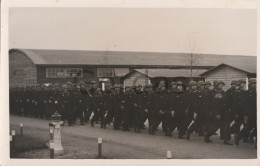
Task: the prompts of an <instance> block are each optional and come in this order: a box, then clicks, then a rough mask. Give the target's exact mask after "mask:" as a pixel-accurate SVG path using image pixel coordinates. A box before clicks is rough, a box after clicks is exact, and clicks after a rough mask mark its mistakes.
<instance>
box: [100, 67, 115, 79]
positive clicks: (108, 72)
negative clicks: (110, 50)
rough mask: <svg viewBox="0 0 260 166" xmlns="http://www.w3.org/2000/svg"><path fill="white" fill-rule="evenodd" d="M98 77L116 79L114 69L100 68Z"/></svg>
mask: <svg viewBox="0 0 260 166" xmlns="http://www.w3.org/2000/svg"><path fill="white" fill-rule="evenodd" d="M97 76H98V77H114V76H115V72H114V69H113V68H98V69H97Z"/></svg>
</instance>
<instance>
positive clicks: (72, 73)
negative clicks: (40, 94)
mask: <svg viewBox="0 0 260 166" xmlns="http://www.w3.org/2000/svg"><path fill="white" fill-rule="evenodd" d="M128 72H129V69H114V68H98V69H97V77H115V76H122V75H124V74H126V73H128ZM46 77H47V78H70V77H83V69H82V68H46Z"/></svg>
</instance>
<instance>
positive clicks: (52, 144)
mask: <svg viewBox="0 0 260 166" xmlns="http://www.w3.org/2000/svg"><path fill="white" fill-rule="evenodd" d="M50 158H51V159H54V143H53V142H50Z"/></svg>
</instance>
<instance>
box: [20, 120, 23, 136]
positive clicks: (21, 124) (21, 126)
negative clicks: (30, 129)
mask: <svg viewBox="0 0 260 166" xmlns="http://www.w3.org/2000/svg"><path fill="white" fill-rule="evenodd" d="M20 128H21V136H23V123H20Z"/></svg>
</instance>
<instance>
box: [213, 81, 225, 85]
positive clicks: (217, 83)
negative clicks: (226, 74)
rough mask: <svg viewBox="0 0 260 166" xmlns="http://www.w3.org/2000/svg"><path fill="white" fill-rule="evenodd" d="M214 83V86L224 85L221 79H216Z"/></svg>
mask: <svg viewBox="0 0 260 166" xmlns="http://www.w3.org/2000/svg"><path fill="white" fill-rule="evenodd" d="M215 84H216V86H218V85H219V84H223V85H225V82H224V81H223V80H217V81H216V83H215Z"/></svg>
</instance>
